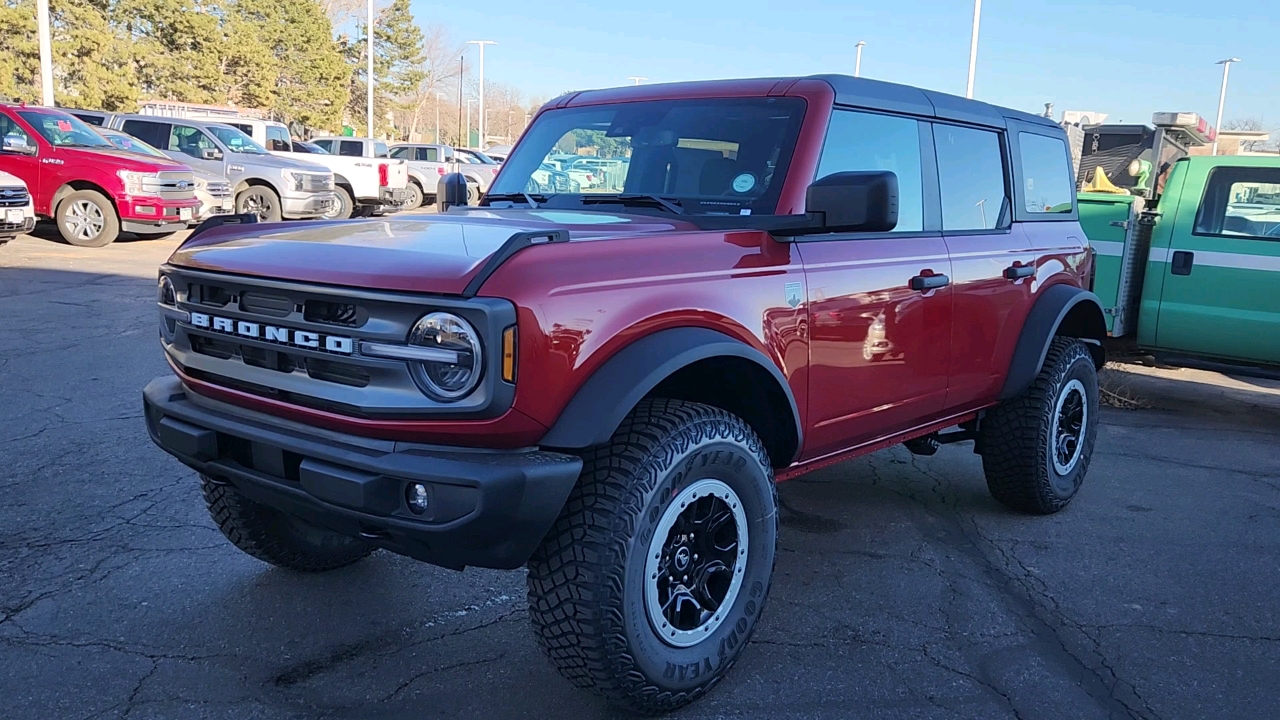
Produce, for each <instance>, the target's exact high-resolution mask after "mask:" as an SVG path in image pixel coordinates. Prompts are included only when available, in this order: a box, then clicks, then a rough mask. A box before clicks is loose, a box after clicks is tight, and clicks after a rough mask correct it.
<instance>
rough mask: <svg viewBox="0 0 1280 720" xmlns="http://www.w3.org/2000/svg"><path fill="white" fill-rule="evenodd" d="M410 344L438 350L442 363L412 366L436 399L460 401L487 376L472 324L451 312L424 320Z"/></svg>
mask: <svg viewBox="0 0 1280 720" xmlns="http://www.w3.org/2000/svg"><path fill="white" fill-rule="evenodd" d="M409 345H410V346H412V347H420V348H426V349H430V350H435V351H438V354H439V356H440V359H439V360H420V361H415V362H411V363H410V364H409V366H410V367H411V368H412V370H413V376H414V378H415V379H416V380H417V381H418V385H419V386H420V387H421V388H422V389H423V391H424V392H426V394H427V395H429V396H431V397H432V398H434V399H436V400H440V401H442V402H453V401H456V400H461V399H462V398H464V397H466V396H467V395H468V394H469V393H470V392H471V391H472V390H474V389H475V387H476V385H477V384H478V383H479V382H480V376H481V375H482V374H484V357H483V351H482V349H481V347H480V336H479V334H477V333H476V330H475V328H473V327H471V323H469V322H467V321H466V320H463V319H462V318H460V317H458V316H457V315H454V314H452V313H446V312H433V313H431V314H429V315H426V316H424V317H422V318H421V319H420V320H418V322H417V323H416V324H414V326H413V330H411V331H410V332H409Z"/></svg>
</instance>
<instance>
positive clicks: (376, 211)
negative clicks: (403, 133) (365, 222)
mask: <svg viewBox="0 0 1280 720" xmlns="http://www.w3.org/2000/svg"><path fill="white" fill-rule="evenodd" d="M217 121H218V122H221V123H223V124H225V125H230V126H232V127H234V128H237V129H239V130H240V131H241V132H243V133H245V134H246V135H248V136H250V137H252V138H253V139H254V140H256V141H258V143H259V144H261V145H262V146H263V147H265V148H266V149H267V150H269V151H270V152H271V154H272V155H280V156H282V157H290V158H293V159H295V160H305V161H307V162H311V163H315V164H317V165H323V166H324V167H327V168H329V169H330V170H332V171H333V195H334V199H335V200H336V202H334V204H333V207H332V209H331V210H330V211H329V212H328V213H326V214H325V216H324V217H325V219H327V220H333V219H337V218H349V217H352V216H367V215H384V214H386V213H392V212H396V211H398V210H401V209H403V208H404V204H405V189H406V187H407V186H408V184H409V168H408V165H407V163H405V161H403V160H395V159H392V158H389V157H387V150H386V148H387V145H386V143H384V142H382V141H381V140H378V141H369V142H370V148H369V151H370V152H369V154H367V155H366V154H364V146H363V143H361V148H360V151H361V152H360V154H358V155H357V154H355V153H353V152H350V151H348V152H344V153H339V152H337V151H334V150H329V148H327V147H325V146H324V145H320V147H321V148H322V149H323V150H325V151H326V152H328V153H330V154H327V155H326V154H323V153H315V152H312V151H310V150H308V149H307V147H306V146H305V145H303V144H302V143H295V142H294V141H293V139H292V138H290V136H289V128H287V127H286V126H285V125H284V124H283V123H278V122H274V121H271V120H258V119H256V118H217ZM326 139H330V138H326ZM341 139H342V140H344V141H361V140H362V138H341ZM374 143H376V144H377V145H381V146H382V154H381V155H378V154H377V150H376V148H374V147H373V146H372V145H373V144H374ZM317 144H318V143H317Z"/></svg>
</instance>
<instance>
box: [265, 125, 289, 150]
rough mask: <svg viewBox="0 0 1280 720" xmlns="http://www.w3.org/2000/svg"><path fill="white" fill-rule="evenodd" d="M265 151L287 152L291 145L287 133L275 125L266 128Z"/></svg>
mask: <svg viewBox="0 0 1280 720" xmlns="http://www.w3.org/2000/svg"><path fill="white" fill-rule="evenodd" d="M267 149H268V150H280V151H283V152H289V151H290V150H292V149H293V144H292V143H291V142H289V131H288V130H285V129H284V128H282V127H276V126H275V125H268V126H267Z"/></svg>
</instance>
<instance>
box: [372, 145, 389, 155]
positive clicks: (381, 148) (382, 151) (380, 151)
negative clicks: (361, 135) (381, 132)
mask: <svg viewBox="0 0 1280 720" xmlns="http://www.w3.org/2000/svg"><path fill="white" fill-rule="evenodd" d="M373 156H374V157H376V158H384V157H386V156H387V144H386V143H384V142H376V143H374V144H373Z"/></svg>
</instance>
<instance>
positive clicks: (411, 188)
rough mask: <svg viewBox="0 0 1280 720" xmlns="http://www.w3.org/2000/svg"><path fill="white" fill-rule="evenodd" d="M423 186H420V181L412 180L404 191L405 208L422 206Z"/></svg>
mask: <svg viewBox="0 0 1280 720" xmlns="http://www.w3.org/2000/svg"><path fill="white" fill-rule="evenodd" d="M422 200H423V195H422V188H420V187H418V183H416V182H412V181H410V183H409V184H408V186H406V187H405V191H404V208H402V209H403V210H417V209H418V208H420V207H422Z"/></svg>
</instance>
